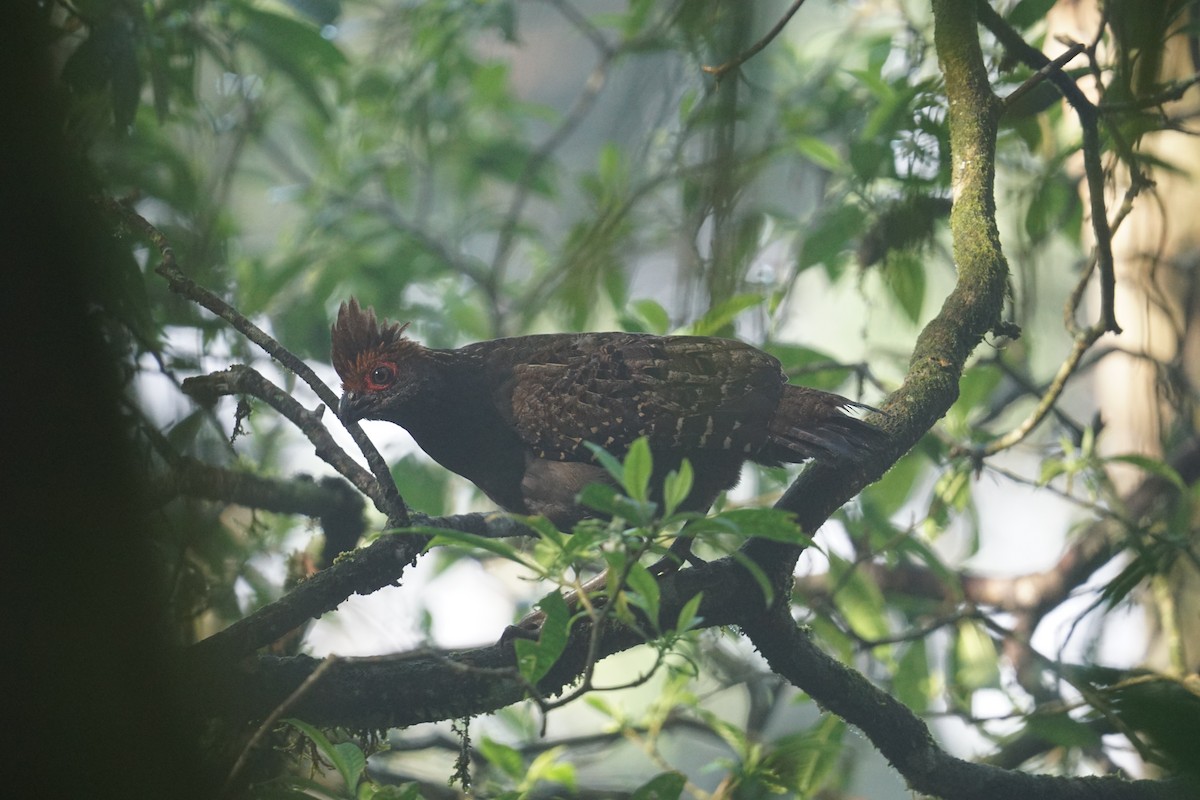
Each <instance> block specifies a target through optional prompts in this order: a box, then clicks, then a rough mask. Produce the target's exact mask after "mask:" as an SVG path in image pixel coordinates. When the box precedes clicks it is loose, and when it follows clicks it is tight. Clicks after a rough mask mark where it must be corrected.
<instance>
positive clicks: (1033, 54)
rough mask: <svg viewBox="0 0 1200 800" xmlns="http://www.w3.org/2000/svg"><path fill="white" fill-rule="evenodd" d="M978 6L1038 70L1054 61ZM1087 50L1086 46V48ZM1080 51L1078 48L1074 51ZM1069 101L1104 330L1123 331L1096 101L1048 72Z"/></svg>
mask: <svg viewBox="0 0 1200 800" xmlns="http://www.w3.org/2000/svg"><path fill="white" fill-rule="evenodd" d="M976 8H977V11H978V14H979V22H980V23H981V24H982V25H983V26H984V27H985V28H987V29H988V30H989V31H991V32H992V34H993V35H994V36H995V37H996V39H998V40H999V41H1000V43H1001V44H1003V45H1004V47H1005V49H1007V50H1008V51H1009V52H1010V53H1012V54H1013V55H1014V56H1016V57H1017V58H1018V59H1020V60H1021V61H1022V62H1023V63H1025V64H1027V65H1028V66H1030V67H1033V68H1035V69H1037V70H1039V71H1041V70H1043V69H1045V68H1047V67H1048V66H1050V65H1051V64H1052V63H1053V62H1051V60H1050V59H1049V58H1048V57H1047V56H1046V54H1045V53H1043V52H1042V51H1041V50H1038V49H1037V48H1036V47H1033V46H1032V45H1030V44H1029V43H1028V42H1026V41H1025V40H1024V39H1023V38H1021V34H1020V33H1018V32H1017V30H1016V29H1015V28H1013V27H1012V26H1011V25H1009V24H1008V22H1007V21H1005V19H1004V18H1003V17H1002V16H1000V14H999V13H998V12H997V11H996V10H995V9H994V8H992V6H991V5H990V4H989V3H988V2H987V0H978V2H977V3H976ZM1085 50H1086V48H1085ZM1075 52H1076V53H1078V51H1075ZM1046 78H1047V79H1049V80H1050V82H1051V83H1053V84H1054V85H1055V86H1056V87H1058V90H1059V91H1060V92H1062V95H1063V97H1064V98H1066V101H1067V102H1068V103H1069V104H1070V106H1071V108H1073V109H1074V110H1075V114H1076V115H1077V116H1078V117H1079V124H1080V127H1081V129H1082V131H1083V170H1084V174H1085V175H1086V177H1087V187H1088V205H1089V209H1090V211H1091V218H1092V234H1093V236H1094V237H1095V239H1096V262H1097V265H1098V266H1099V267H1100V319H1101V324H1102V325H1103V329H1104V331H1105V332H1112V333H1120V332H1121V326H1120V325H1118V324H1117V319H1116V312H1115V303H1116V283H1117V281H1116V270H1115V267H1114V265H1113V253H1112V231H1111V229H1110V228H1109V224H1108V211H1107V210H1106V209H1105V206H1104V165H1103V163H1102V162H1101V160H1100V114H1099V111H1098V110H1097V109H1096V106H1095V104H1093V103H1092V101H1091V100H1088V98H1087V96H1086V95H1085V94H1084V93H1083V91H1082V90H1081V89H1080V88H1079V87H1078V86H1076V85H1075V82H1074V81H1072V80H1071V79H1070V78H1069V77H1068V76H1067V75H1066V74H1065V73H1064V72H1063V71H1062V70H1061V69H1051V70H1050V71H1049V72H1047V73H1046Z"/></svg>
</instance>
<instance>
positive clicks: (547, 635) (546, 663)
mask: <svg viewBox="0 0 1200 800" xmlns="http://www.w3.org/2000/svg"><path fill="white" fill-rule="evenodd" d="M536 606H537V608H539V609H541V611H542V613H543V614H545V615H546V619H545V621H544V622H543V623H542V630H541V632H540V633H539V634H538V639H537V641H536V642H532V641H530V640H528V639H514V640H513V647H514V648H515V649H516V653H517V669H519V670H520V671H521V676H522V677H524V678H525V680H526V681H528V682H529V683H530V684H534V685H536V684H537V682H538V681H540V680H541V679H542V678H544V677H546V673H548V672H549V671H550V669H551V668H552V667H553V666H554V664H555V663H556V662H557V661H558V657H559V656H561V655H562V652H563V650H564V649H566V646H567V639H568V635H569V633H570V629H571V609H570V608H569V607H568V606H567V601H566V600H565V599H563V596H562V595H561V594H559V593H558V591H557V590H555V591H553V592H550V593H549V594H547V595H546V596H545V597H543V598H542V599H541V600H539V601H538V602H537V604H536Z"/></svg>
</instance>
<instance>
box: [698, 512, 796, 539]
mask: <svg viewBox="0 0 1200 800" xmlns="http://www.w3.org/2000/svg"><path fill="white" fill-rule="evenodd" d="M688 531H689V532H690V533H691V534H693V535H695V534H700V533H727V534H734V535H737V536H742V537H745V538H751V537H756V538H760V539H770V540H771V541H774V542H786V543H788V544H804V545H808V544H811V543H812V538H811V537H809V536H807V535H806V534H805V533H804V531H802V530H800V526H799V525H797V524H796V517H795V514H793V513H791V512H790V511H784V510H782V509H778V508H735V509H731V510H729V511H722V512H721V513H720V514H717V515H716V516H712V517H705V518H703V519H698V520H696V521H694V522H692V523H690V524H689V526H688Z"/></svg>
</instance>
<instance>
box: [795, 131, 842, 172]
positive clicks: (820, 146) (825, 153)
mask: <svg viewBox="0 0 1200 800" xmlns="http://www.w3.org/2000/svg"><path fill="white" fill-rule="evenodd" d="M792 146H793V147H795V148H796V152H797V153H799V154H800V155H801V156H803V157H804V158H807V159H808V160H809V161H811V162H812V163H814V164H816V165H817V166H818V167H824V168H825V169H827V170H829V171H830V172H843V171H845V169H846V162H845V161H844V160H843V159H842V156H841V154H840V153H839V152H838V151H837V150H835V149H834V148H833V147H832V146H831V145H830V144H829V143H828V142H826V141H825V140H823V139H818V138H817V137H816V136H797V137H794V138H793V139H792Z"/></svg>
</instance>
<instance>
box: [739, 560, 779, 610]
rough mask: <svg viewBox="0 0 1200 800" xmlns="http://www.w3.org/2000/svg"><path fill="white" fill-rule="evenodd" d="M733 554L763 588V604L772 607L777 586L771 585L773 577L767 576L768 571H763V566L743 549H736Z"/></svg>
mask: <svg viewBox="0 0 1200 800" xmlns="http://www.w3.org/2000/svg"><path fill="white" fill-rule="evenodd" d="M731 555H732V556H733V560H734V561H736V562H738V563H739V564H741V565H742V566H743V567H745V568H746V571H747V572H749V573H750V577H752V578H754V582H755V583H757V584H758V588H759V589H761V590H762V593H763V606H764V607H770V605H771V603H773V602H775V587H774V586H772V585H771V579H770V578H768V577H767V573H765V572H763V570H762V567H760V566H759V565H758V564H757V563H756V562H755V561H754V559H752V558H750V557H748V556H747V555H746V554H745V553H743V552H742V551H741V550H734V551H733V553H732V554H731Z"/></svg>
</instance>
